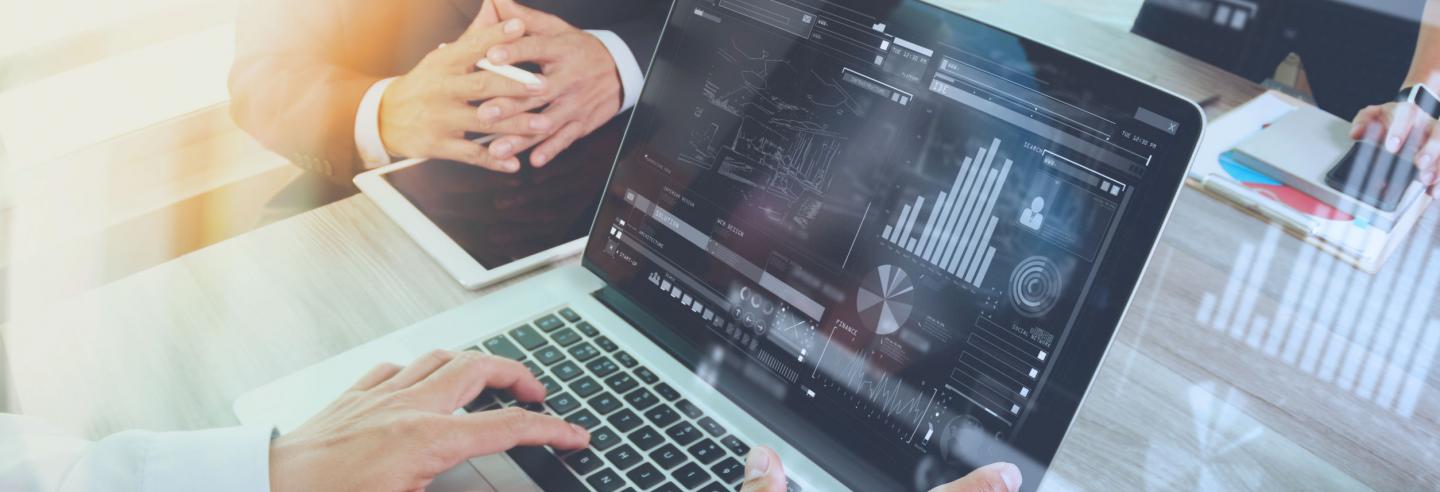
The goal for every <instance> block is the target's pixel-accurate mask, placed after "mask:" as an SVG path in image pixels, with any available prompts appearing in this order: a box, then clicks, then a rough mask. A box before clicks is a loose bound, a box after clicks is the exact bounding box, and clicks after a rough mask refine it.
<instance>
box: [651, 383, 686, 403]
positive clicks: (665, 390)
mask: <svg viewBox="0 0 1440 492" xmlns="http://www.w3.org/2000/svg"><path fill="white" fill-rule="evenodd" d="M655 393H657V394H659V395H660V397H661V398H664V399H665V401H675V400H679V399H680V392H679V391H675V388H671V387H670V385H669V384H666V383H660V384H657V385H655Z"/></svg>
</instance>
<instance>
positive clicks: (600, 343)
mask: <svg viewBox="0 0 1440 492" xmlns="http://www.w3.org/2000/svg"><path fill="white" fill-rule="evenodd" d="M595 346H597V347H600V350H604V351H606V352H614V351H615V350H617V349H619V348H620V346H619V345H615V341H614V340H611V339H610V337H607V336H603V335H602V336H598V337H595Z"/></svg>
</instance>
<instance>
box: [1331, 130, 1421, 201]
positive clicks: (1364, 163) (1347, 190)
mask: <svg viewBox="0 0 1440 492" xmlns="http://www.w3.org/2000/svg"><path fill="white" fill-rule="evenodd" d="M1409 140H1420V139H1418V138H1411V139H1409ZM1407 147H1410V146H1409V145H1407ZM1415 150H1416V149H1410V148H1406V149H1401V151H1400V154H1399V155H1396V154H1392V153H1390V152H1386V151H1385V149H1383V148H1381V147H1380V146H1379V145H1376V144H1375V143H1373V142H1368V141H1359V142H1355V144H1354V145H1351V146H1350V151H1349V152H1346V153H1345V157H1342V158H1340V162H1339V163H1338V164H1336V165H1335V167H1332V168H1330V172H1327V173H1325V184H1328V185H1330V187H1331V188H1335V189H1336V190H1338V191H1340V192H1341V193H1344V194H1346V195H1349V196H1351V197H1353V198H1355V199H1356V200H1360V202H1362V203H1364V204H1366V205H1369V206H1372V207H1375V208H1378V209H1380V210H1384V211H1386V212H1393V211H1395V209H1396V208H1399V207H1400V199H1401V198H1404V197H1405V190H1406V189H1407V188H1409V187H1410V182H1411V181H1415V175H1416V170H1415V164H1414V162H1412V161H1411V160H1410V158H1408V157H1405V156H1414V155H1415Z"/></svg>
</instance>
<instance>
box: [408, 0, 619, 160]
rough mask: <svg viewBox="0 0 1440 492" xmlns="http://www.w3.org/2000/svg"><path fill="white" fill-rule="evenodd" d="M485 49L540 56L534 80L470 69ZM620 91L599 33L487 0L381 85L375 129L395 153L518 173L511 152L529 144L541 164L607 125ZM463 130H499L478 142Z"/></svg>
mask: <svg viewBox="0 0 1440 492" xmlns="http://www.w3.org/2000/svg"><path fill="white" fill-rule="evenodd" d="M482 58H488V59H489V60H490V62H491V63H494V64H496V65H514V64H520V63H533V64H535V65H538V66H539V67H540V68H541V73H540V74H537V75H538V77H539V79H540V82H539V83H537V84H532V85H526V84H522V83H519V82H516V81H514V80H511V79H509V78H506V77H503V76H500V75H497V74H494V73H490V72H486V71H477V69H475V63H476V62H478V61H480V59H482ZM622 95H623V88H622V87H621V82H620V76H619V71H618V69H617V68H616V66H615V61H614V59H613V58H611V56H610V52H609V51H608V50H607V49H606V48H605V45H604V43H602V42H600V40H599V39H598V38H596V37H595V36H593V35H591V34H589V33H586V32H585V31H582V30H580V29H578V28H576V27H575V26H572V25H570V24H569V23H567V22H565V21H563V20H561V19H560V18H558V17H555V16H553V15H550V14H547V13H545V12H541V11H538V10H534V9H531V8H528V7H525V6H523V5H520V4H518V3H516V2H515V1H514V0H486V2H485V4H484V5H483V6H482V7H481V9H480V14H479V15H478V16H476V18H475V20H474V21H473V22H472V23H471V25H470V27H469V28H468V29H467V30H466V31H465V33H464V34H462V35H461V36H460V38H459V39H457V40H456V41H455V42H453V43H447V44H444V45H441V46H440V47H439V48H437V49H435V50H434V51H432V52H431V53H429V54H428V55H427V56H425V58H424V59H423V60H421V61H420V63H419V64H418V65H416V67H415V68H414V69H412V70H411V71H410V72H409V73H407V74H405V75H403V76H401V77H399V78H397V79H396V80H395V82H394V83H393V84H392V85H391V86H390V87H389V89H387V90H386V91H385V95H384V97H383V98H382V101H381V105H380V136H381V140H382V141H383V143H384V144H385V148H386V149H387V150H388V151H390V152H391V153H393V154H398V155H402V156H406V157H430V158H440V159H449V160H454V161H459V162H465V163H469V164H472V165H476V166H480V167H484V168H486V169H491V170H494V171H501V172H515V171H518V170H519V169H520V161H519V159H518V158H517V154H519V153H521V152H524V151H525V150H531V149H533V150H532V151H531V153H530V163H531V165H533V166H536V167H540V166H544V165H545V164H547V163H549V162H550V161H551V160H553V159H554V158H555V156H556V155H557V154H559V153H560V152H562V151H564V150H565V149H566V148H569V147H570V145H571V144H573V143H574V142H575V141H576V140H577V139H579V138H581V137H584V136H585V135H588V134H589V133H590V132H592V131H594V130H595V129H597V128H599V127H600V126H601V125H603V124H605V122H606V121H608V120H609V119H610V118H611V117H613V116H615V114H616V113H617V112H619V110H620V105H621V101H622ZM473 102H478V103H479V107H475V106H472V103H473ZM537 110H538V111H539V112H538V113H537V112H534V111H537ZM467 132H469V133H481V134H491V135H496V138H495V139H494V140H493V141H491V142H490V143H489V144H488V145H487V144H479V143H475V142H472V141H470V140H467V139H466V138H465V137H466V133H467Z"/></svg>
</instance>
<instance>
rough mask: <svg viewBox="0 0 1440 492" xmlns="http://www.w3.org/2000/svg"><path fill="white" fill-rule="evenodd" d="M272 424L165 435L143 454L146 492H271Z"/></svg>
mask: <svg viewBox="0 0 1440 492" xmlns="http://www.w3.org/2000/svg"><path fill="white" fill-rule="evenodd" d="M273 432H274V429H273V428H271V427H268V426H246V427H230V428H225V429H209V430H201V431H191V432H161V433H156V434H155V435H154V437H152V438H151V439H152V440H151V442H150V445H149V449H148V450H147V451H146V453H145V461H144V463H145V464H144V466H145V470H144V477H145V479H144V481H145V489H146V490H209V491H214V492H228V491H235V492H242V491H268V490H270V438H271V436H272V434H273Z"/></svg>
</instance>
